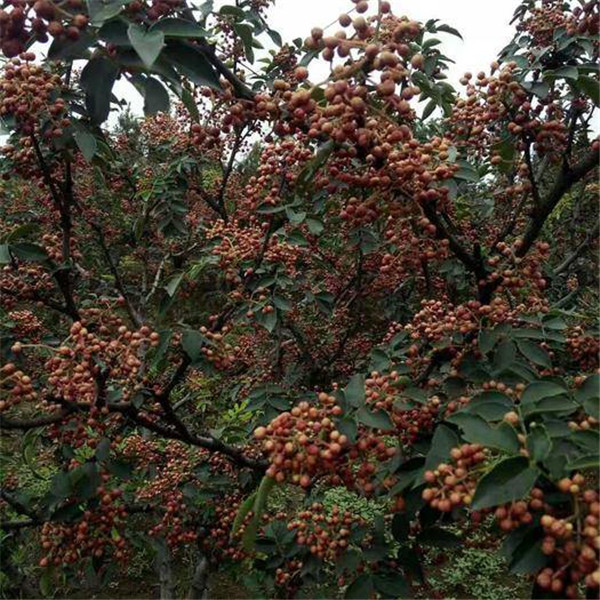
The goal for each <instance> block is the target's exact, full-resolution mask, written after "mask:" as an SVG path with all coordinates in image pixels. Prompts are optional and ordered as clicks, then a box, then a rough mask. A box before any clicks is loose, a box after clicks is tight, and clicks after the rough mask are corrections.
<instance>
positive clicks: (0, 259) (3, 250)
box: [0, 244, 12, 265]
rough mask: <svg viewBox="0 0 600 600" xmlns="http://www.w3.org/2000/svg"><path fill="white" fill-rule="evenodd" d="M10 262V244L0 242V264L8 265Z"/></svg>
mask: <svg viewBox="0 0 600 600" xmlns="http://www.w3.org/2000/svg"><path fill="white" fill-rule="evenodd" d="M11 262H12V258H11V256H10V246H9V245H8V244H0V265H9V264H10V263H11Z"/></svg>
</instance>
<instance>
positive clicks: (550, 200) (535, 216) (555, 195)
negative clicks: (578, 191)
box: [515, 151, 598, 257]
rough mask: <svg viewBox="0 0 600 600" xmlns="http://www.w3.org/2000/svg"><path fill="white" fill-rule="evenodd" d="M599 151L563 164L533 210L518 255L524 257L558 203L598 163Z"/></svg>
mask: <svg viewBox="0 0 600 600" xmlns="http://www.w3.org/2000/svg"><path fill="white" fill-rule="evenodd" d="M597 162H598V153H597V152H595V151H592V152H590V153H589V154H587V155H586V156H585V157H584V158H582V159H581V160H580V161H579V162H578V163H577V164H576V165H575V166H574V167H571V168H568V167H567V166H563V169H562V171H561V173H560V175H559V176H558V179H557V180H556V182H555V183H554V186H553V187H552V189H551V190H550V192H549V193H548V195H547V196H546V198H544V199H543V200H542V202H541V204H540V205H539V206H536V207H535V208H534V210H533V213H532V216H531V220H530V222H529V225H528V227H527V229H526V230H525V234H524V236H523V242H522V244H521V246H520V247H519V248H518V249H517V251H516V253H515V254H516V256H518V257H523V256H525V254H527V252H528V251H529V249H530V248H531V246H532V245H533V244H534V242H535V241H536V239H537V238H538V236H539V234H540V232H541V231H542V228H543V226H544V223H545V222H546V219H547V218H548V217H549V216H550V214H551V213H552V211H553V210H554V209H555V207H556V205H557V204H558V203H559V202H560V200H561V199H562V197H563V196H564V195H565V194H566V193H567V192H568V191H569V190H570V189H571V188H572V187H573V185H575V184H576V183H577V182H578V181H581V179H583V178H584V177H585V176H586V175H587V174H588V173H589V172H590V171H591V170H592V169H593V168H594V167H595V166H596V164H597Z"/></svg>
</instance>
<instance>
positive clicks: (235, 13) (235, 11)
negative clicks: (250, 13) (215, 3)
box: [219, 4, 246, 20]
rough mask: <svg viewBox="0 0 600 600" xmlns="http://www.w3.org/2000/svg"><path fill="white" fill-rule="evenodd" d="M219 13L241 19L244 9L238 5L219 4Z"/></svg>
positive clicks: (243, 16)
mask: <svg viewBox="0 0 600 600" xmlns="http://www.w3.org/2000/svg"><path fill="white" fill-rule="evenodd" d="M219 13H220V14H222V15H227V16H230V17H235V18H236V19H240V20H243V19H244V18H245V17H246V15H245V14H244V11H243V10H242V9H241V8H240V7H239V6H233V5H231V4H226V5H225V6H221V8H220V10H219Z"/></svg>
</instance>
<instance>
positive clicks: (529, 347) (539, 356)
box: [517, 340, 552, 369]
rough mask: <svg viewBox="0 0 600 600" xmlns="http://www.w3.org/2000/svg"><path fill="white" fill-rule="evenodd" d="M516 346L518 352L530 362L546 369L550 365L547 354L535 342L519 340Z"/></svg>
mask: <svg viewBox="0 0 600 600" xmlns="http://www.w3.org/2000/svg"><path fill="white" fill-rule="evenodd" d="M517 346H518V347H519V352H520V353H521V354H522V355H523V356H524V357H525V358H527V359H528V360H530V361H531V362H532V363H534V364H536V365H539V366H541V367H546V368H548V369H549V368H550V367H551V366H552V361H551V360H550V356H549V354H548V353H547V352H546V351H545V350H544V349H543V348H542V347H541V346H539V345H538V344H536V343H535V342H531V341H529V340H519V341H517Z"/></svg>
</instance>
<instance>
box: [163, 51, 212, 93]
mask: <svg viewBox="0 0 600 600" xmlns="http://www.w3.org/2000/svg"><path fill="white" fill-rule="evenodd" d="M163 55H165V56H166V57H167V59H168V60H169V61H170V63H171V64H172V65H173V66H174V67H175V68H176V69H177V71H179V72H180V73H181V74H182V75H184V76H185V77H187V78H188V79H189V80H190V81H191V82H192V83H195V84H196V85H200V86H206V87H210V88H213V89H215V90H220V89H221V84H220V83H219V78H218V77H217V76H216V74H215V71H214V69H213V68H212V66H211V64H210V63H209V62H208V60H207V59H206V58H205V56H204V55H203V54H202V52H201V51H200V50H199V49H198V48H195V47H194V46H193V45H192V44H188V43H187V42H183V41H175V40H171V41H169V43H168V44H167V47H166V48H165V50H164V52H163Z"/></svg>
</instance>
